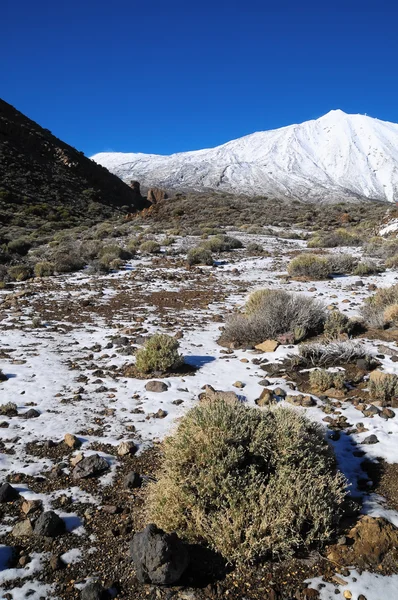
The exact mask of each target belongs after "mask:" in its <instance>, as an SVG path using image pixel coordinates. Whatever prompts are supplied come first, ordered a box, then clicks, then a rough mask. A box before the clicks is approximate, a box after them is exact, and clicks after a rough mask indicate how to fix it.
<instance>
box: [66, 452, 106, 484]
mask: <svg viewBox="0 0 398 600" xmlns="http://www.w3.org/2000/svg"><path fill="white" fill-rule="evenodd" d="M108 469H109V464H108V462H107V461H106V460H105V458H103V457H102V456H99V455H98V454H92V455H91V456H86V457H85V458H83V459H82V460H81V461H80V462H78V463H77V465H76V466H75V468H74V470H73V479H86V478H88V477H99V475H102V474H103V473H105V471H107V470H108Z"/></svg>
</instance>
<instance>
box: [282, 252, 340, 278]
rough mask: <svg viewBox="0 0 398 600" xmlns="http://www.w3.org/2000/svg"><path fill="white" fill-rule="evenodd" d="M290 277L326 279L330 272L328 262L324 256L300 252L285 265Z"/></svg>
mask: <svg viewBox="0 0 398 600" xmlns="http://www.w3.org/2000/svg"><path fill="white" fill-rule="evenodd" d="M287 272H288V273H289V275H290V276H291V277H306V278H307V279H327V278H328V277H329V273H330V267H329V263H328V261H327V260H326V259H325V258H321V257H320V256H315V255H314V254H300V255H299V256H296V257H295V258H293V259H292V260H291V261H290V263H289V264H288V267H287Z"/></svg>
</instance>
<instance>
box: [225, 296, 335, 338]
mask: <svg viewBox="0 0 398 600" xmlns="http://www.w3.org/2000/svg"><path fill="white" fill-rule="evenodd" d="M245 312H246V314H240V315H236V316H234V317H232V319H230V320H229V321H228V322H227V324H226V327H225V330H224V332H223V334H222V337H221V340H220V342H221V343H226V344H231V343H232V344H234V345H237V346H247V345H255V344H259V343H261V342H263V341H264V340H266V339H270V338H275V337H278V336H279V335H283V334H291V335H292V336H293V338H294V340H295V341H297V342H298V341H300V340H303V339H304V338H306V337H308V336H309V335H311V334H315V333H319V332H321V331H322V328H323V324H324V322H325V319H326V311H325V308H324V305H323V304H322V303H321V302H318V301H316V300H313V299H312V298H309V297H308V296H299V295H297V294H290V293H288V292H285V291H283V290H257V291H256V292H254V293H253V294H252V295H251V296H250V297H249V300H248V303H247V305H246V307H245Z"/></svg>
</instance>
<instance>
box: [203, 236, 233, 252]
mask: <svg viewBox="0 0 398 600" xmlns="http://www.w3.org/2000/svg"><path fill="white" fill-rule="evenodd" d="M202 247H203V248H206V249H207V250H210V252H215V253H218V252H229V251H230V250H235V249H237V248H243V244H242V242H241V241H240V240H238V239H237V238H234V237H230V236H228V235H215V236H214V237H211V238H210V239H209V240H207V241H206V242H204V243H203V244H202Z"/></svg>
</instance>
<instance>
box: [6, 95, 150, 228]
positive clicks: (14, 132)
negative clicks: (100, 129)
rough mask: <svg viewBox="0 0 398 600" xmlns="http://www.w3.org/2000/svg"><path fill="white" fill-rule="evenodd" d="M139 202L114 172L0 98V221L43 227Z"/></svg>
mask: <svg viewBox="0 0 398 600" xmlns="http://www.w3.org/2000/svg"><path fill="white" fill-rule="evenodd" d="M139 202H140V200H139V198H138V199H137V197H136V193H135V192H134V191H133V190H132V189H131V188H130V187H128V185H126V184H125V183H123V182H122V181H121V180H120V179H119V178H118V177H116V176H115V175H112V174H111V173H109V171H108V170H107V169H105V168H104V167H101V166H100V165H98V164H97V163H95V162H93V161H92V160H90V159H89V158H87V157H85V156H84V155H83V153H82V152H78V151H77V150H75V149H74V148H72V147H71V146H69V145H68V144H65V143H64V142H62V141H61V140H59V139H58V138H56V137H55V136H54V135H52V134H51V132H50V131H49V130H48V129H43V128H42V127H40V126H39V125H38V124H37V123H35V122H34V121H32V120H31V119H28V118H27V117H26V116H25V115H23V114H22V113H20V112H19V111H18V110H16V109H15V108H14V107H13V106H11V105H10V104H8V103H7V102H4V101H3V100H0V223H1V224H2V225H3V226H4V225H7V226H8V228H13V227H16V228H20V227H22V228H27V229H37V228H40V229H42V230H43V227H44V231H45V230H47V231H48V230H50V229H59V228H62V227H69V226H72V225H77V224H81V223H89V222H95V221H98V220H100V219H102V218H105V217H109V216H111V215H112V214H113V213H114V212H115V210H117V211H120V209H121V207H125V209H124V210H128V211H129V212H132V211H133V210H135V209H136V208H140V205H139ZM8 231H9V232H10V229H8ZM2 233H3V235H4V230H3V232H2Z"/></svg>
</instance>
